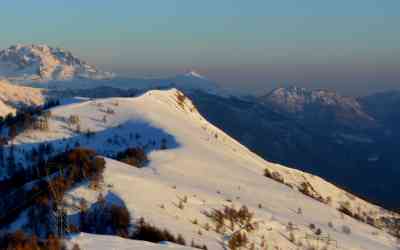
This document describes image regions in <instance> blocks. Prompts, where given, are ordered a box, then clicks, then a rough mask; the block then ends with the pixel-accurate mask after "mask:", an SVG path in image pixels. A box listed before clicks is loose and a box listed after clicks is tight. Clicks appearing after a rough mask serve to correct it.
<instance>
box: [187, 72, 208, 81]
mask: <svg viewBox="0 0 400 250" xmlns="http://www.w3.org/2000/svg"><path fill="white" fill-rule="evenodd" d="M185 76H187V77H193V78H201V79H207V77H205V76H203V75H201V74H199V73H198V72H197V71H195V70H191V71H189V72H187V73H186V74H185Z"/></svg>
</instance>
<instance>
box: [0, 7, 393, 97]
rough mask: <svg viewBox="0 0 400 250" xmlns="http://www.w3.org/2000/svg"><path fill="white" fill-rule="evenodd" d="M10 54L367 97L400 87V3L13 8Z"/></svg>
mask: <svg viewBox="0 0 400 250" xmlns="http://www.w3.org/2000/svg"><path fill="white" fill-rule="evenodd" d="M0 8H1V9H2V14H1V15H0V23H1V25H0V32H1V36H0V48H7V47H9V46H10V45H13V44H16V43H22V44H32V43H45V44H49V45H50V46H57V47H63V48H66V49H69V50H71V51H72V52H73V53H74V54H75V55H77V56H78V57H81V58H83V59H85V60H86V61H88V62H90V63H92V64H95V65H98V66H99V67H100V68H102V69H105V70H109V71H113V72H116V73H117V74H119V75H126V76H138V77H140V76H166V75H175V74H179V73H183V72H185V71H188V70H191V69H194V70H196V71H198V72H200V73H202V74H203V75H205V76H207V77H208V78H210V79H212V80H214V81H216V82H218V83H219V84H220V85H222V86H226V87H228V88H234V89H239V90H243V91H246V92H251V93H256V94H261V93H264V92H267V91H269V90H271V89H272V88H275V87H279V86H286V85H298V86H302V87H308V88H328V89H333V90H337V91H339V92H342V93H344V94H351V95H365V94H368V93H372V92H377V91H383V90H387V89H394V88H400V1H398V0H384V1H383V0H376V1H373V0H336V1H321V0H298V1H297V0H292V1H289V0H279V1H268V0H250V1H242V0H201V1H200V0H143V1H142V0H113V1H111V0H96V1H94V0H85V1H82V0H80V1H78V0H68V1H67V0H65V1H61V0H40V1H37V0H12V1H2V2H1V3H0Z"/></svg>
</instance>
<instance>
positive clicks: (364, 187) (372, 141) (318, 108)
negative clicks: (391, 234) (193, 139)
mask: <svg viewBox="0 0 400 250" xmlns="http://www.w3.org/2000/svg"><path fill="white" fill-rule="evenodd" d="M293 91H294V92H293ZM277 93H279V94H283V96H284V98H283V99H277V98H278V97H281V96H280V95H278V97H277ZM387 95H389V96H392V95H395V94H389V93H386V94H385V96H383V97H382V96H381V95H377V96H371V97H367V98H363V99H360V100H357V99H355V98H351V97H342V96H340V95H338V94H337V93H334V92H324V91H308V90H305V89H299V88H295V87H291V88H288V89H277V90H275V91H272V92H271V93H270V94H269V95H267V97H261V98H257V99H256V98H248V99H245V100H243V99H239V98H235V97H231V98H224V97H219V96H215V95H210V94H207V93H204V92H200V91H198V92H194V93H191V94H190V97H191V98H192V100H193V101H194V103H195V105H196V106H197V107H198V109H199V111H200V112H201V113H202V114H203V115H204V116H205V117H206V119H208V120H209V121H211V122H212V123H214V124H215V125H216V126H218V127H220V128H221V129H223V130H224V131H226V132H227V133H228V134H229V135H231V136H233V137H234V138H235V139H237V140H238V141H240V142H241V143H242V144H244V145H245V146H247V147H249V148H250V149H251V150H253V151H254V152H256V153H257V154H259V155H261V156H262V157H264V158H266V159H267V160H270V161H273V162H276V163H281V164H284V165H288V166H292V167H294V168H297V169H300V170H304V171H309V172H312V173H313V174H316V175H319V176H322V177H323V178H326V179H327V180H329V181H332V182H334V183H335V184H337V185H339V186H341V187H343V188H345V189H347V190H351V192H353V193H355V194H357V195H359V196H361V197H364V198H365V199H368V200H370V201H372V202H375V203H378V204H380V205H382V206H385V207H388V208H391V209H397V208H399V207H400V201H399V200H398V199H397V197H394V196H393V190H398V189H399V188H400V182H399V176H400V168H399V167H398V165H399V164H400V160H399V158H398V153H399V149H400V140H398V139H400V137H399V133H397V132H395V128H396V127H398V126H399V125H400V119H399V117H400V115H399V111H398V110H400V101H399V100H400V98H399V97H400V95H399V94H398V92H397V95H396V96H397V98H394V97H393V98H390V100H392V101H391V102H390V105H389V104H386V103H385V101H383V100H386V101H389V100H388V98H386V97H387ZM285 96H286V97H285ZM293 96H294V97H293ZM288 103H290V104H291V106H290V105H288ZM293 109H294V110H293ZM396 133H397V134H396ZM396 138H397V139H396Z"/></svg>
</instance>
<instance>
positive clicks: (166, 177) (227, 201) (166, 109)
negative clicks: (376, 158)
mask: <svg viewBox="0 0 400 250" xmlns="http://www.w3.org/2000/svg"><path fill="white" fill-rule="evenodd" d="M178 96H181V94H180V92H178V91H177V90H169V91H150V92H147V93H146V94H144V95H142V96H140V97H136V98H111V99H103V100H92V101H87V102H82V103H79V104H71V105H68V106H61V107H57V108H54V109H52V118H51V120H50V130H49V131H29V132H26V133H24V134H21V135H19V136H18V137H17V138H16V139H15V144H16V145H15V148H16V151H17V152H18V151H22V150H23V149H24V148H25V149H26V148H28V147H32V145H35V144H37V143H39V142H44V141H52V142H53V145H54V146H55V148H56V149H64V148H65V145H66V143H69V144H70V145H73V144H74V143H76V142H79V143H80V145H82V146H87V147H92V148H95V149H96V150H97V151H98V152H99V153H100V154H103V155H112V154H114V153H115V152H117V151H119V150H121V149H123V148H126V147H128V146H135V145H142V146H146V148H147V150H148V151H149V159H150V161H149V164H148V165H147V166H146V167H145V168H142V169H138V168H135V167H132V166H129V165H126V164H123V163H121V162H118V161H115V160H111V159H106V163H107V166H106V170H105V173H104V187H103V189H102V190H101V191H93V190H91V189H89V188H87V187H84V186H82V187H78V188H76V189H74V190H72V191H71V192H69V194H68V195H67V200H68V201H69V202H71V203H73V202H77V200H78V201H79V198H85V199H86V200H88V201H89V203H92V202H95V201H96V197H97V196H98V194H99V192H103V194H104V196H105V197H115V196H118V197H119V198H121V199H122V200H123V201H124V202H125V204H126V206H127V208H128V209H129V211H130V212H131V215H132V217H133V218H134V219H138V218H140V217H144V218H146V220H147V221H150V222H151V223H153V224H154V225H157V226H158V227H160V228H168V229H169V230H171V231H172V232H174V233H175V234H178V233H181V234H182V235H183V236H184V238H185V239H186V240H187V241H188V242H189V243H190V241H191V240H192V239H193V240H194V241H195V242H196V243H198V244H206V245H207V246H208V249H223V244H224V242H225V241H226V238H222V236H221V235H219V234H217V233H215V232H214V231H213V230H210V231H206V230H205V229H203V227H204V225H205V224H206V223H209V224H210V225H212V222H211V221H210V219H208V218H207V217H206V216H205V215H204V214H203V213H204V211H210V210H211V209H213V208H222V206H223V205H228V206H230V205H231V203H233V205H234V206H236V207H239V206H241V205H246V206H248V207H249V209H250V211H252V212H254V213H255V220H256V221H258V222H259V228H258V229H257V230H256V231H255V232H253V233H250V234H249V238H250V240H251V241H252V242H255V243H256V246H259V245H260V243H261V241H262V240H261V239H262V237H265V241H266V244H267V246H268V247H269V248H268V249H274V248H273V247H279V249H293V250H294V249H307V248H306V247H307V245H308V244H311V245H313V244H317V243H316V242H313V241H312V240H310V242H309V243H307V241H306V240H305V239H304V238H305V236H306V235H307V234H312V232H311V231H310V229H309V228H308V226H309V224H311V223H312V224H315V225H316V227H318V228H321V229H322V234H323V235H324V236H328V235H329V237H330V238H332V239H334V240H335V241H336V242H337V244H338V248H335V246H334V245H335V244H334V243H332V245H331V246H329V247H328V249H351V250H356V249H357V250H358V249H359V250H361V249H362V250H368V249H370V250H377V249H380V250H385V249H393V250H394V249H397V248H396V240H395V239H394V238H393V237H391V236H390V235H388V234H387V233H385V232H383V231H380V230H378V229H376V228H373V227H371V226H369V225H366V224H364V223H360V222H358V221H355V220H354V219H352V218H350V217H347V216H342V215H341V214H340V213H339V212H338V211H337V210H336V207H337V206H339V203H340V202H344V201H349V202H350V203H351V206H352V209H354V210H356V209H359V210H360V212H363V211H365V212H367V213H371V214H377V215H385V214H386V213H387V212H386V211H384V210H383V209H381V208H379V207H376V206H373V205H371V204H369V203H367V202H365V201H362V200H360V199H358V198H356V197H353V196H351V195H349V194H347V193H346V192H344V191H342V190H340V189H338V188H336V187H335V186H333V185H331V184H329V183H327V182H325V181H324V180H322V179H321V178H319V177H316V176H312V175H310V174H306V173H303V172H301V171H297V170H293V169H289V168H286V167H283V166H280V165H277V164H272V163H269V162H266V161H265V160H263V159H261V158H260V157H258V156H257V155H255V154H254V153H252V152H250V151H249V150H248V149H246V148H245V147H243V146H242V145H240V144H239V143H238V142H236V141H235V140H233V139H232V138H230V137H229V136H227V135H226V134H225V133H223V132H222V131H221V130H219V129H218V128H216V127H214V126H213V125H211V124H210V123H208V122H207V121H206V120H205V119H204V118H203V117H202V116H201V115H200V114H199V113H198V112H197V111H196V109H195V107H194V106H193V105H192V103H191V102H190V101H189V100H188V99H187V98H186V99H185V100H183V101H182V99H181V98H178ZM111 109H112V110H113V112H108V113H107V112H105V111H106V110H111ZM71 115H78V116H79V117H80V128H81V131H86V130H87V129H90V130H91V131H93V132H97V133H96V135H95V136H94V137H92V138H86V137H85V136H79V135H77V134H76V133H75V132H74V128H71V127H70V126H69V125H68V124H67V122H66V121H67V120H68V117H69V116H71ZM131 133H133V134H135V133H138V134H139V135H140V137H136V136H133V137H132V136H130V134H131ZM162 138H166V139H167V148H168V149H167V150H158V148H159V146H160V141H161V139H162ZM265 168H269V169H270V170H271V171H277V172H279V173H280V174H281V175H282V176H283V177H284V179H285V182H286V183H288V184H290V185H292V186H293V188H290V187H288V186H287V185H283V184H281V183H278V182H276V181H274V180H272V179H269V178H266V177H264V176H263V173H264V169H265ZM305 181H307V182H309V183H310V184H311V185H312V186H313V187H314V189H315V190H316V192H318V193H319V194H320V195H321V196H322V197H324V198H327V197H328V196H329V197H331V199H332V202H331V205H327V204H324V203H321V202H318V201H316V200H314V199H311V198H309V197H307V196H305V195H303V194H301V193H300V192H298V191H297V187H299V186H300V185H301V183H303V182H305ZM185 196H186V197H187V198H188V201H187V203H185V204H184V208H183V209H180V208H178V206H177V204H178V203H179V199H182V198H183V197H185ZM77 198H78V199H77ZM109 201H110V202H112V199H110V200H109ZM299 208H301V210H302V213H301V214H298V213H296V211H297V210H298V209H299ZM69 213H70V214H74V213H77V211H75V210H74V209H72V208H71V211H69ZM193 220H197V221H198V223H197V224H194V223H192V221H193ZM289 222H292V223H293V225H294V227H295V228H297V230H295V231H293V233H294V235H295V237H296V239H297V240H298V241H302V242H303V246H302V247H300V248H299V247H298V246H295V245H294V244H292V243H291V242H290V241H289V240H288V237H289V232H288V230H287V225H288V223H289ZM329 222H331V223H332V224H333V228H331V227H329V226H328V223H329ZM344 225H345V226H348V227H350V228H351V231H352V232H351V234H349V235H347V234H344V233H342V230H341V229H342V226H344ZM199 230H200V231H201V235H199ZM98 237H99V236H91V235H83V236H82V235H81V236H79V237H78V238H76V239H74V241H76V242H78V243H80V244H82V245H84V246H85V247H84V249H89V250H90V249H147V248H146V247H145V246H144V245H140V246H138V245H137V244H139V243H137V242H135V243H132V246H131V247H128V246H126V245H125V243H121V242H122V241H121V240H120V239H115V238H108V239H109V240H107V239H106V238H98ZM97 240H99V241H98V242H109V243H107V245H105V246H102V245H101V244H96V242H97ZM88 241H89V243H87V242H88ZM90 242H92V243H93V244H92V243H90ZM112 242H115V244H114V245H113V243H112ZM126 244H129V243H128V242H127V241H126ZM142 244H147V243H142ZM318 244H319V245H320V246H321V244H322V243H321V242H319V243H318ZM122 245H123V246H122ZM155 249H158V248H155ZM276 249H277V248H276Z"/></svg>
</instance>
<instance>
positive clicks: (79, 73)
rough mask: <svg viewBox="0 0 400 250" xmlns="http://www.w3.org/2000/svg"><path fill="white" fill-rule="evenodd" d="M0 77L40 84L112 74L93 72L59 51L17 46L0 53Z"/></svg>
mask: <svg viewBox="0 0 400 250" xmlns="http://www.w3.org/2000/svg"><path fill="white" fill-rule="evenodd" d="M0 76H4V77H6V78H8V79H11V80H21V81H26V80H28V81H37V82H44V81H51V80H72V79H74V78H85V79H109V78H111V77H113V74H112V73H109V72H103V71H101V70H99V69H97V68H96V67H95V66H93V65H90V64H88V63H86V62H85V61H83V60H81V59H79V58H77V57H75V56H74V55H73V54H72V53H71V52H70V51H68V50H65V49H62V48H54V47H50V46H48V45H45V44H37V45H36V44H31V45H21V44H17V45H13V46H11V47H9V48H8V49H5V50H0Z"/></svg>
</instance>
